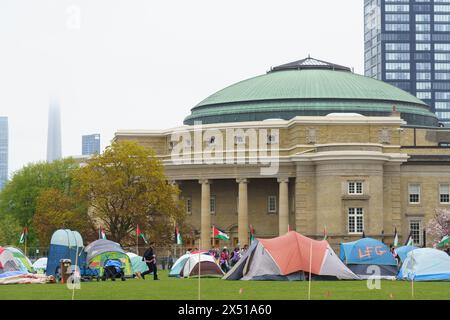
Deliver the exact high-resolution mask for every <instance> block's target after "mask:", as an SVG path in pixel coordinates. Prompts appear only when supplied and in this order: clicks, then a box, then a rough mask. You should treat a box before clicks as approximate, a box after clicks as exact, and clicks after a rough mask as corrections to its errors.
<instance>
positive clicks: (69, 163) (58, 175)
mask: <svg viewBox="0 0 450 320" xmlns="http://www.w3.org/2000/svg"><path fill="white" fill-rule="evenodd" d="M78 167H79V164H78V163H77V162H76V161H75V160H73V159H71V158H68V159H63V160H58V161H54V162H52V163H33V164H29V165H27V166H25V167H24V168H22V169H21V170H19V171H17V172H16V173H14V175H13V177H12V179H11V180H10V181H9V182H8V183H7V184H6V186H5V187H4V188H3V190H2V192H1V193H0V220H3V219H5V218H6V217H10V218H12V219H13V220H15V221H17V223H18V224H19V225H20V226H21V228H22V227H24V226H28V227H29V241H30V244H31V245H36V244H37V241H36V235H35V233H34V230H33V228H32V221H33V216H34V214H35V212H36V203H37V199H38V197H39V195H40V194H41V192H42V191H45V190H48V189H57V190H61V191H62V192H64V193H66V194H68V193H70V192H71V188H72V178H71V173H72V172H73V171H74V170H75V169H77V168H78ZM8 221H10V220H8ZM19 236H20V234H19Z"/></svg>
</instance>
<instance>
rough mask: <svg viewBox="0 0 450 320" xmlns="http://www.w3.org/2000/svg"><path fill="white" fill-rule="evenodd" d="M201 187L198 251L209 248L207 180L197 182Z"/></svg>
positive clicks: (208, 185) (208, 188)
mask: <svg viewBox="0 0 450 320" xmlns="http://www.w3.org/2000/svg"><path fill="white" fill-rule="evenodd" d="M199 183H200V184H201V185H202V195H201V213H200V216H201V231H200V246H199V249H205V250H207V249H209V248H210V247H211V232H212V231H211V212H210V199H211V188H210V184H211V183H210V181H209V180H199Z"/></svg>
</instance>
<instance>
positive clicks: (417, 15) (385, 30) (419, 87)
mask: <svg viewBox="0 0 450 320" xmlns="http://www.w3.org/2000/svg"><path fill="white" fill-rule="evenodd" d="M364 21H365V26H364V28H365V30H364V31H365V33H364V41H365V45H364V47H365V75H366V76H369V77H373V78H375V79H378V80H382V81H385V82H387V83H390V84H392V85H394V86H396V87H398V88H401V89H403V90H405V91H408V92H410V93H411V94H413V95H415V96H417V97H418V98H419V99H421V100H423V101H424V102H426V103H427V104H428V105H430V106H431V109H432V111H433V112H435V113H436V115H437V116H438V118H439V120H440V122H441V123H443V124H444V125H446V126H450V0H364Z"/></svg>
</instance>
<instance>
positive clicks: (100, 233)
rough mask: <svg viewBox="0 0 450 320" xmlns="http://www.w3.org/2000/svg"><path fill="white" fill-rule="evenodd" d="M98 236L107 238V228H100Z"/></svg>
mask: <svg viewBox="0 0 450 320" xmlns="http://www.w3.org/2000/svg"><path fill="white" fill-rule="evenodd" d="M98 238H99V239H103V240H106V233H105V230H103V227H100V229H98Z"/></svg>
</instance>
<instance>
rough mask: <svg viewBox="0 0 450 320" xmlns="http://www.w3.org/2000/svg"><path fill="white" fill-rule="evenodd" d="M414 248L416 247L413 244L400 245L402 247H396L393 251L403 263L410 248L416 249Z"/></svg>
mask: <svg viewBox="0 0 450 320" xmlns="http://www.w3.org/2000/svg"><path fill="white" fill-rule="evenodd" d="M416 249H418V248H417V247H414V246H402V247H398V248H396V249H395V252H396V253H397V254H398V256H399V257H400V261H401V263H403V262H404V261H405V259H406V257H407V256H408V253H410V252H411V251H412V250H416Z"/></svg>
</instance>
